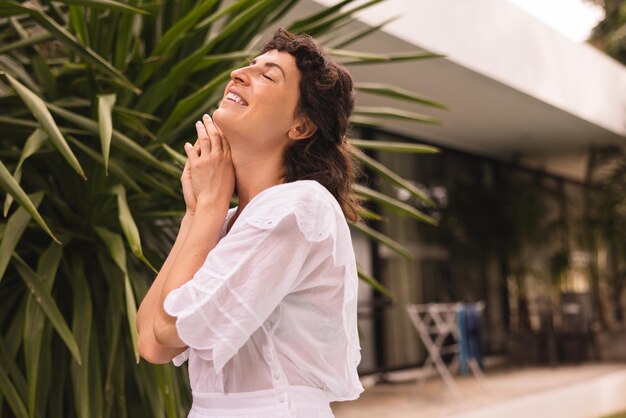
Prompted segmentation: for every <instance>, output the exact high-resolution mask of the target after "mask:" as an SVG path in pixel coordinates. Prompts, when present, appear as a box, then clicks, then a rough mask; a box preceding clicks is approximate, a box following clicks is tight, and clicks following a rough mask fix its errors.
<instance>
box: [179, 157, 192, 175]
mask: <svg viewBox="0 0 626 418" xmlns="http://www.w3.org/2000/svg"><path fill="white" fill-rule="evenodd" d="M181 177H182V178H183V179H186V178H191V169H190V168H189V158H187V161H186V162H185V166H184V167H183V173H182V176H181Z"/></svg>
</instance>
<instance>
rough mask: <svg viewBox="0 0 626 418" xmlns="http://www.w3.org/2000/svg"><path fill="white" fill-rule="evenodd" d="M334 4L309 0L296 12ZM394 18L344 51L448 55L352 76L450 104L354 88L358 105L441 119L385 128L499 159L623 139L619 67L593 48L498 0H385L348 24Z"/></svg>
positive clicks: (625, 122) (623, 75) (624, 88)
mask: <svg viewBox="0 0 626 418" xmlns="http://www.w3.org/2000/svg"><path fill="white" fill-rule="evenodd" d="M335 3H337V1H336V0H315V1H312V0H308V1H305V2H303V3H301V6H299V13H302V12H303V11H304V12H305V13H308V12H310V11H312V10H314V9H317V8H320V6H329V5H332V4H335ZM393 16H400V17H399V18H398V19H397V20H395V21H393V22H391V23H389V24H388V25H387V26H386V27H385V28H384V29H383V30H381V31H378V32H376V33H374V34H371V35H369V36H368V37H366V38H363V39H362V40H360V41H358V42H356V43H354V44H352V45H351V46H350V49H352V50H357V51H366V52H376V53H393V52H409V51H428V52H434V53H438V54H443V55H446V57H445V58H436V59H431V60H424V61H414V62H403V63H394V64H383V65H359V66H352V67H351V68H350V71H351V73H352V74H353V76H354V78H355V80H356V81H357V82H387V83H390V84H394V85H396V86H398V87H401V88H404V89H408V90H411V91H413V92H416V93H418V94H420V95H424V96H427V97H429V98H432V99H434V100H437V101H440V102H443V103H445V104H446V105H448V106H450V108H451V109H452V110H451V111H442V110H438V109H434V108H427V107H420V106H418V105H415V104H406V103H402V102H398V101H391V100H385V99H381V98H379V97H376V98H374V97H372V96H370V95H367V94H360V95H359V98H358V103H359V104H361V105H372V104H376V105H383V106H384V105H394V106H396V107H400V108H403V109H406V110H411V111H414V112H418V113H425V114H428V115H432V116H434V117H437V118H439V119H441V120H442V121H443V122H444V126H432V125H426V124H416V123H408V122H402V121H395V120H394V121H391V120H390V121H386V122H385V127H386V128H387V129H388V130H389V131H392V132H398V133H401V134H405V135H408V136H411V137H414V138H417V139H422V140H423V141H427V142H430V143H433V144H439V145H441V146H447V147H452V148H455V149H459V150H464V151H468V152H473V153H477V154H481V155H486V156H492V157H500V158H502V157H510V156H513V155H520V156H547V155H551V154H560V153H563V152H577V151H580V150H582V149H584V148H586V147H588V146H590V145H592V144H626V67H625V66H623V65H622V64H621V63H619V62H617V61H615V60H613V59H612V58H610V57H609V56H607V55H605V54H604V53H602V52H600V51H597V50H596V49H595V48H594V47H592V46H590V45H588V44H584V43H576V42H574V41H572V40H570V39H568V38H566V37H565V36H564V35H562V34H560V33H559V32H557V31H555V30H554V29H552V28H551V27H549V26H547V25H545V24H544V23H543V22H541V21H539V20H537V19H536V18H534V17H533V16H530V15H529V14H527V13H526V12H524V11H523V10H521V9H519V8H518V7H516V6H515V5H513V4H511V3H509V2H507V1H503V0H464V1H462V2H459V1H454V0H438V1H427V0H411V1H406V0H387V1H384V2H382V3H381V4H380V5H377V6H374V7H371V8H369V9H366V10H364V11H362V12H360V13H359V14H357V15H356V17H357V19H358V21H357V22H355V25H357V26H358V25H370V26H373V25H376V24H379V23H381V22H382V21H384V20H385V19H387V18H390V17H393ZM355 27H356V26H355Z"/></svg>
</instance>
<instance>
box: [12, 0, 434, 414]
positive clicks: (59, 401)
mask: <svg viewBox="0 0 626 418" xmlns="http://www.w3.org/2000/svg"><path fill="white" fill-rule="evenodd" d="M380 1H381V0H372V1H369V2H366V3H361V4H360V5H359V6H354V5H352V4H351V3H352V1H351V0H347V1H343V2H341V3H339V4H337V5H336V6H334V7H331V8H328V9H324V10H323V11H321V12H318V13H314V14H312V15H310V16H307V17H304V18H302V19H300V20H299V21H298V22H295V23H293V24H292V25H291V26H290V29H292V30H295V31H307V32H308V33H310V34H312V35H315V36H319V37H320V38H328V39H335V40H337V39H339V38H338V37H337V35H339V34H341V35H342V37H341V42H335V43H334V44H333V45H334V46H336V47H338V48H345V46H346V45H348V44H350V43H351V42H354V41H355V40H357V39H361V38H362V37H364V36H366V35H368V34H369V33H371V32H372V30H359V31H356V32H354V31H348V30H347V29H346V28H348V26H349V22H350V19H351V16H352V15H353V14H354V13H355V12H356V11H358V10H361V9H362V8H365V7H369V6H371V5H374V4H376V3H379V2H380ZM296 3H297V1H296V0H262V1H255V0H236V1H234V2H230V3H228V4H222V2H221V1H219V0H184V1H180V2H142V1H139V0H130V1H128V2H121V1H116V0H62V1H58V2H47V1H46V2H43V4H42V5H39V3H37V2H24V3H19V2H17V1H14V0H5V1H3V2H0V39H2V43H3V45H2V46H0V72H1V75H0V110H1V112H0V114H1V116H0V129H2V132H3V135H2V136H1V137H0V188H2V189H3V190H4V191H6V192H7V194H6V196H5V198H4V199H3V202H4V204H3V214H4V216H5V220H3V221H2V222H0V236H1V237H2V238H1V241H0V280H1V282H0V300H2V301H3V303H2V304H0V339H1V341H0V366H1V367H0V395H1V397H0V410H3V408H8V409H9V410H10V411H12V414H14V415H15V416H19V417H29V418H34V417H43V416H45V417H51V418H55V417H75V416H76V417H127V416H146V417H147V416H150V417H165V416H168V417H176V416H182V414H183V412H184V411H185V410H186V409H187V407H188V405H189V401H190V399H189V395H188V387H187V386H186V383H185V379H183V377H182V376H183V375H182V373H180V372H179V371H178V370H177V369H174V368H172V367H162V366H161V367H159V366H153V365H149V364H146V363H145V362H140V363H139V364H138V365H137V364H136V362H137V361H138V354H137V339H136V330H135V328H134V322H135V315H136V307H137V301H139V300H141V299H142V298H143V296H144V295H145V293H146V292H147V289H148V286H149V283H150V281H151V280H152V279H153V277H154V272H155V269H154V267H152V266H153V265H159V264H160V261H161V260H163V259H164V258H165V256H166V255H167V253H168V252H169V249H170V247H171V243H172V241H173V238H174V236H175V230H176V225H177V222H178V219H179V218H180V215H181V210H182V209H183V208H182V204H183V203H182V199H181V195H180V180H179V178H180V170H181V167H180V166H181V165H182V164H183V163H184V157H183V156H182V155H181V153H180V152H178V151H177V150H180V149H182V144H183V143H184V142H185V141H187V140H189V138H192V137H193V136H194V135H195V134H194V127H193V121H195V120H197V119H199V118H200V116H201V115H202V113H205V112H210V110H211V109H212V108H214V107H215V106H216V105H217V103H218V101H219V99H220V98H221V92H222V89H223V86H224V84H225V83H226V81H227V80H228V79H229V74H230V72H231V71H232V70H233V69H234V68H237V67H238V66H240V65H241V64H242V63H243V62H244V60H246V59H247V58H249V57H251V56H253V55H254V54H255V53H257V52H258V51H255V50H254V48H255V47H256V45H257V44H258V40H259V34H261V33H264V32H266V31H267V30H273V29H274V28H273V27H272V26H273V25H274V23H275V22H276V21H277V20H278V19H280V18H282V17H284V16H285V14H286V13H287V12H288V11H289V10H290V9H292V8H293V6H294V5H295V4H296ZM344 32H345V33H344ZM332 51H333V52H334V53H335V54H336V56H337V57H338V58H339V59H340V60H342V61H343V62H345V63H346V64H347V65H360V64H368V63H393V62H396V61H406V60H421V59H429V58H436V57H438V56H439V55H437V54H425V53H413V52H410V51H409V52H407V53H406V54H395V55H382V54H367V53H359V52H354V51H347V50H344V49H341V50H339V49H335V50H332ZM374 81H376V80H374ZM356 87H357V89H359V90H360V91H363V92H366V93H368V94H374V95H380V96H384V97H387V98H393V99H397V100H401V101H405V102H410V103H414V104H417V105H421V106H429V107H434V108H439V109H445V108H446V107H445V106H444V105H442V104H440V103H438V102H436V101H434V100H432V99H429V98H425V97H421V96H419V95H416V94H414V93H412V92H408V91H405V90H401V89H398V88H396V87H394V86H391V85H383V84H375V83H361V84H358V85H357V86H356ZM385 118H402V119H404V120H411V121H414V122H419V123H439V121H437V120H435V119H433V118H431V117H429V116H427V115H422V114H418V113H415V112H408V111H400V110H398V109H395V108H367V107H360V108H358V109H357V111H356V113H355V115H354V119H353V122H354V124H355V125H358V124H368V123H369V124H370V125H375V124H377V123H379V122H380V121H381V120H383V119H385ZM351 142H352V144H353V145H354V146H355V147H356V149H355V151H354V155H355V157H356V158H357V159H358V160H359V161H361V163H362V164H363V165H365V166H366V167H368V168H369V169H370V170H372V171H374V172H376V173H378V174H379V175H380V176H381V177H382V178H383V179H385V180H386V181H389V182H391V183H392V184H394V185H396V186H398V187H403V188H406V189H407V190H408V191H409V192H410V193H411V194H412V195H413V196H415V197H417V198H418V199H420V200H421V201H422V202H424V203H425V204H432V202H431V201H430V199H429V197H428V196H426V195H424V194H423V193H422V191H420V190H419V189H417V188H415V187H414V186H413V185H412V184H411V183H409V182H407V181H405V180H404V179H402V178H401V177H400V176H398V175H397V174H395V173H393V172H392V171H391V170H389V169H388V168H386V167H385V166H383V165H382V164H380V163H379V162H377V161H376V160H374V159H372V157H371V156H369V155H368V154H366V152H367V151H368V150H376V151H383V152H388V151H389V152H413V153H432V152H437V150H436V149H435V148H433V147H425V146H422V145H418V144H406V143H390V142H385V141H368V140H358V139H354V140H351ZM355 188H356V190H357V192H358V194H359V195H360V196H361V197H362V198H363V199H364V200H371V201H373V202H377V203H378V204H381V205H385V206H387V207H389V208H392V209H393V210H394V211H396V212H397V213H399V214H402V215H406V216H411V217H414V218H416V219H419V220H422V221H425V222H429V223H434V221H433V220H432V219H431V218H430V217H429V216H428V215H426V214H424V213H422V212H421V211H420V210H419V209H416V208H414V207H412V206H410V205H407V204H406V203H404V202H400V201H398V200H396V199H394V198H392V197H390V196H387V195H384V194H382V193H380V192H377V191H375V190H373V189H370V188H367V187H364V186H359V185H356V186H355ZM363 218H364V219H366V220H372V221H379V220H382V218H381V217H380V216H379V215H377V214H375V213H373V212H371V211H369V210H364V212H363ZM354 228H355V230H356V231H357V233H362V234H364V235H365V236H366V237H368V238H370V239H373V240H376V241H378V242H380V243H381V245H385V246H387V247H388V248H390V249H392V250H393V251H396V252H398V253H399V254H401V255H403V256H404V257H410V256H411V254H410V252H409V251H408V250H407V249H406V248H405V247H403V246H402V244H400V243H398V242H396V241H394V240H393V239H391V238H390V237H386V236H384V235H382V234H380V233H379V232H377V231H376V230H375V229H373V228H372V227H371V226H368V225H366V224H365V223H359V224H355V225H354ZM164 237H166V238H164ZM35 266H36V267H35ZM359 276H360V277H361V278H362V279H363V280H364V281H365V282H367V283H369V284H370V285H372V286H373V287H374V289H377V290H378V291H381V292H383V293H385V294H387V295H390V294H389V292H388V291H387V290H386V289H385V288H384V286H382V285H381V284H380V283H378V282H377V281H376V280H375V279H374V278H373V277H371V276H370V275H368V274H367V273H366V272H364V271H362V270H361V269H359ZM128 337H130V338H128ZM5 343H6V344H5ZM20 350H22V352H23V355H21V354H18V352H19V351H20ZM3 404H6V405H5V406H3Z"/></svg>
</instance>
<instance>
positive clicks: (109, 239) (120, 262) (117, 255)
mask: <svg viewBox="0 0 626 418" xmlns="http://www.w3.org/2000/svg"><path fill="white" fill-rule="evenodd" d="M94 228H95V230H96V232H97V233H98V236H99V237H100V239H101V240H102V242H104V244H105V245H106V247H107V249H108V250H109V255H110V256H111V258H112V259H113V261H114V262H115V265H116V266H117V267H118V268H119V269H120V270H121V271H122V273H124V293H125V299H126V318H127V319H128V327H129V330H130V338H131V341H132V344H133V351H134V353H135V361H136V362H137V363H139V349H138V348H137V339H138V336H137V328H136V326H135V324H136V323H137V302H136V300H135V294H134V293H133V289H132V287H131V285H130V278H129V277H128V268H127V267H126V249H125V248H124V241H123V240H122V237H120V236H119V235H118V234H115V233H113V232H111V231H108V230H107V229H105V228H101V227H94Z"/></svg>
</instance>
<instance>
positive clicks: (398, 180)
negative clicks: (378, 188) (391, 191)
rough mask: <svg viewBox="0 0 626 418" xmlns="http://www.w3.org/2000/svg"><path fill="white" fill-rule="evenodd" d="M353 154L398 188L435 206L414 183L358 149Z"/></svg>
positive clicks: (353, 149) (353, 150)
mask: <svg viewBox="0 0 626 418" xmlns="http://www.w3.org/2000/svg"><path fill="white" fill-rule="evenodd" d="M351 152H352V155H354V156H355V157H356V159H357V160H359V161H360V162H361V163H362V164H363V165H365V166H367V167H369V168H370V169H371V170H373V171H375V172H376V173H378V174H380V175H381V176H382V177H383V178H385V179H387V180H389V181H390V182H391V183H393V184H395V185H397V186H400V187H402V188H404V189H406V190H408V191H409V193H411V194H412V195H413V196H414V197H416V198H418V199H419V200H421V201H422V202H424V203H425V204H427V205H429V206H433V207H434V206H435V202H433V200H432V199H431V198H430V197H428V195H426V193H424V192H423V191H421V190H420V189H418V188H417V187H415V186H414V185H413V184H412V183H410V182H408V181H407V180H405V179H403V178H402V177H400V176H399V175H397V174H396V173H394V172H393V171H392V170H390V169H389V168H388V167H385V166H384V165H383V164H381V163H379V162H378V161H376V160H375V159H373V158H371V157H370V156H368V155H367V154H365V153H364V152H363V151H360V150H359V149H357V148H352V150H351Z"/></svg>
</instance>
